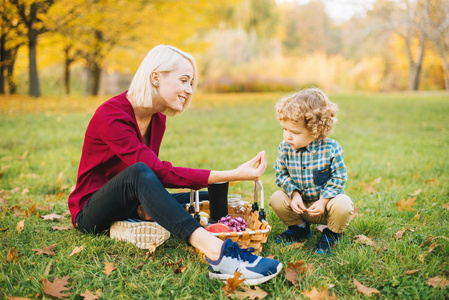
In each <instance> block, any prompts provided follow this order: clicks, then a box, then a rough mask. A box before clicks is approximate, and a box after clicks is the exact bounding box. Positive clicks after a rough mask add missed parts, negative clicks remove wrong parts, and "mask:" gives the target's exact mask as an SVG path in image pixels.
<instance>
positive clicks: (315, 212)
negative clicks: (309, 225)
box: [307, 198, 329, 217]
mask: <svg viewBox="0 0 449 300" xmlns="http://www.w3.org/2000/svg"><path fill="white" fill-rule="evenodd" d="M328 202H329V199H325V198H322V199H320V200H317V201H315V203H313V204H312V205H311V206H310V207H309V209H307V213H308V214H309V216H311V217H317V216H321V215H322V214H324V212H325V211H326V205H327V203H328Z"/></svg>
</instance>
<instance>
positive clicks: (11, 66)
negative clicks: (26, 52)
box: [7, 47, 19, 95]
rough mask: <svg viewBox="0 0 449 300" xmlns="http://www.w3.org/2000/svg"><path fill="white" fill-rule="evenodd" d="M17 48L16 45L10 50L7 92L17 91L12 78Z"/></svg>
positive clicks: (13, 92)
mask: <svg viewBox="0 0 449 300" xmlns="http://www.w3.org/2000/svg"><path fill="white" fill-rule="evenodd" d="M18 50H19V47H16V48H15V49H13V50H11V55H10V63H9V64H8V67H7V72H8V90H9V94H10V95H12V94H15V93H16V91H17V84H16V81H15V79H14V64H15V63H16V57H17V51H18Z"/></svg>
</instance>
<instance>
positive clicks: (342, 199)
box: [270, 88, 354, 254]
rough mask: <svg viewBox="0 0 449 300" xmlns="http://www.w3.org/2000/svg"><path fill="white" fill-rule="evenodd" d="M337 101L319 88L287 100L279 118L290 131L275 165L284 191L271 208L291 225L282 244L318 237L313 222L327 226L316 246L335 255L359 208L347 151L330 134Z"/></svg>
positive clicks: (279, 109)
mask: <svg viewBox="0 0 449 300" xmlns="http://www.w3.org/2000/svg"><path fill="white" fill-rule="evenodd" d="M337 110H338V108H337V105H336V104H334V103H332V102H331V101H330V100H329V98H328V97H327V96H326V95H325V94H324V93H323V92H322V91H321V90H319V89H316V88H311V89H305V90H302V91H300V92H298V93H295V94H293V95H290V96H287V97H286V98H283V99H281V100H280V101H279V102H278V104H277V105H276V111H277V118H278V121H279V122H280V124H281V126H282V127H283V129H284V136H283V137H284V139H283V141H282V142H281V143H280V144H279V154H278V158H277V159H276V162H275V164H274V169H275V171H276V184H277V185H278V186H279V187H280V188H281V189H282V190H279V191H277V192H275V193H274V194H273V195H272V196H271V199H270V206H271V207H272V208H273V210H274V212H275V213H276V214H277V215H278V217H279V218H280V219H281V220H282V221H283V222H284V223H285V224H286V225H287V226H288V229H287V231H285V232H284V233H282V234H280V235H278V236H277V237H276V242H278V243H281V244H284V245H288V244H291V243H294V242H303V241H304V240H305V239H307V238H309V237H311V236H312V232H311V230H310V225H309V224H310V223H314V224H324V225H327V227H326V228H324V230H323V233H322V235H321V239H320V241H319V243H318V245H317V247H316V248H315V252H316V253H319V254H325V253H330V252H331V251H332V249H333V248H334V247H335V245H336V243H337V242H338V241H339V239H340V235H341V233H342V232H343V230H344V229H345V228H346V227H347V226H348V225H349V221H350V220H351V215H352V214H353V210H354V206H353V203H352V200H351V199H350V198H349V197H348V196H346V195H345V192H344V187H345V183H346V179H347V174H346V167H345V164H344V162H343V150H342V148H341V146H340V145H339V144H338V142H337V141H335V140H332V139H330V138H327V136H328V135H329V134H330V133H331V132H332V126H333V125H334V123H335V122H337V117H336V116H337Z"/></svg>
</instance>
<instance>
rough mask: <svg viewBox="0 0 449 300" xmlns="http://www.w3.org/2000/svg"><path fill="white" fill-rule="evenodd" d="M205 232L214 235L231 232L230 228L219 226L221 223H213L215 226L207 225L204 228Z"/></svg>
mask: <svg viewBox="0 0 449 300" xmlns="http://www.w3.org/2000/svg"><path fill="white" fill-rule="evenodd" d="M206 230H207V231H209V232H214V233H218V232H231V231H232V230H231V228H229V227H228V226H226V225H225V224H221V223H215V224H212V225H209V226H207V227H206Z"/></svg>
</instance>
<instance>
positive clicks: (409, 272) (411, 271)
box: [404, 270, 419, 275]
mask: <svg viewBox="0 0 449 300" xmlns="http://www.w3.org/2000/svg"><path fill="white" fill-rule="evenodd" d="M417 272H419V270H407V271H405V272H404V275H412V274H415V273H417Z"/></svg>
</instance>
